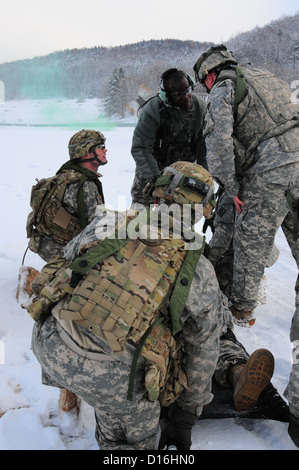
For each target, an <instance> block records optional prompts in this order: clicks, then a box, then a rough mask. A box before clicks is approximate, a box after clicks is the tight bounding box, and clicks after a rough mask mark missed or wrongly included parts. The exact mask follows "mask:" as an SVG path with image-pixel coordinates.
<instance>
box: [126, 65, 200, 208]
mask: <svg viewBox="0 0 299 470" xmlns="http://www.w3.org/2000/svg"><path fill="white" fill-rule="evenodd" d="M193 90H194V79H193V78H192V77H191V76H189V75H187V74H186V73H185V72H183V71H182V70H178V69H176V68H171V69H169V70H166V71H165V72H164V73H163V74H162V77H161V82H160V92H159V94H158V95H157V96H154V97H152V98H150V99H149V100H148V101H147V102H146V103H145V104H144V105H143V106H142V112H141V114H140V117H139V120H138V122H137V125H136V127H135V130H134V134H133V140H132V150H131V152H132V156H133V158H134V160H135V162H136V171H135V178H134V182H133V185H132V189H131V194H132V201H133V203H139V204H143V205H148V204H150V203H152V202H153V199H152V198H149V197H146V196H144V195H143V194H142V191H143V189H144V187H145V186H146V184H147V183H149V182H151V181H152V180H153V179H154V178H155V177H156V176H157V175H158V173H159V172H160V171H161V170H163V168H165V167H166V166H168V165H170V164H171V163H174V162H176V161H178V160H183V161H188V162H193V163H198V164H199V165H201V166H203V167H204V168H206V160H205V156H206V148H205V143H204V138H203V135H202V126H203V118H204V113H205V108H206V104H205V102H204V100H202V99H201V98H198V97H197V96H195V95H193V94H192V91H193Z"/></svg>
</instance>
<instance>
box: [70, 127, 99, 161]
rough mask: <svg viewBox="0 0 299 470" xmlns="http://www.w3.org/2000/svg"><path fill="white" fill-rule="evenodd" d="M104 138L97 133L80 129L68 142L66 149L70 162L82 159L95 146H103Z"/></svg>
mask: <svg viewBox="0 0 299 470" xmlns="http://www.w3.org/2000/svg"><path fill="white" fill-rule="evenodd" d="M105 140H106V138H105V136H104V134H102V133H101V132H99V131H94V130H86V129H82V130H81V131H79V132H77V133H76V134H74V135H73V136H72V137H71V138H70V141H69V145H68V149H69V155H70V159H71V160H77V159H79V158H82V157H84V156H85V155H87V153H88V152H89V151H90V150H91V149H92V148H93V147H95V146H96V145H99V144H104V142H105Z"/></svg>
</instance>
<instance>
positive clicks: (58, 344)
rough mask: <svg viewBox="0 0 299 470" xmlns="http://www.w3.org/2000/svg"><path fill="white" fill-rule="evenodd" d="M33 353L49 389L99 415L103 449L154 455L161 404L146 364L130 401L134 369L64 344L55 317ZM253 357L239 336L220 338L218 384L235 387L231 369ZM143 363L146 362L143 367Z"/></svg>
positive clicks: (38, 331) (36, 331)
mask: <svg viewBox="0 0 299 470" xmlns="http://www.w3.org/2000/svg"><path fill="white" fill-rule="evenodd" d="M32 350H33V353H34V354H35V356H36V358H37V360H38V361H39V363H40V365H41V367H42V370H43V372H44V373H45V375H44V376H47V377H49V382H48V385H54V386H60V387H63V388H66V389H68V390H71V391H72V392H74V393H75V394H76V395H78V396H79V397H81V398H82V399H83V400H84V401H85V402H86V403H88V404H89V405H91V406H92V407H93V408H94V411H95V418H96V431H95V436H96V439H97V442H98V445H99V448H100V449H101V450H119V449H121V450H153V449H155V444H156V439H157V435H158V430H159V421H160V411H161V409H160V403H159V402H158V401H155V402H150V401H149V400H148V399H147V398H146V391H145V387H144V365H142V366H141V367H139V368H138V369H137V370H136V376H135V385H134V397H133V400H132V401H128V400H127V390H128V383H129V374H130V370H131V365H128V364H125V363H122V362H120V361H118V360H116V361H101V360H96V359H91V358H89V357H86V351H84V350H82V354H81V353H80V354H78V351H77V352H75V351H74V350H72V349H70V347H69V346H68V345H67V344H66V343H65V342H64V341H63V340H62V339H61V337H60V335H59V333H58V330H57V327H56V324H55V319H54V317H52V316H50V317H48V318H47V319H46V320H45V321H44V322H42V321H39V322H37V323H35V325H34V328H33V333H32ZM247 359H248V354H247V352H246V351H245V350H244V348H243V346H242V345H241V344H240V343H238V341H237V340H236V338H235V336H234V334H233V332H232V331H231V330H230V329H228V331H227V333H226V334H225V335H223V336H222V337H221V338H220V356H219V360H218V365H217V370H216V372H215V378H216V380H217V381H218V382H219V383H220V384H221V385H223V386H229V382H228V373H229V369H230V367H231V365H234V364H236V363H244V362H246V361H247ZM142 364H143V363H142Z"/></svg>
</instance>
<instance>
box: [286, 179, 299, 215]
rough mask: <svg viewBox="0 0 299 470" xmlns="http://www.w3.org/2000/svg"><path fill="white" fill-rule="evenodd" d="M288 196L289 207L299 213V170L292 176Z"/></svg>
mask: <svg viewBox="0 0 299 470" xmlns="http://www.w3.org/2000/svg"><path fill="white" fill-rule="evenodd" d="M286 198H287V203H288V207H289V209H290V210H291V211H293V212H297V214H298V215H299V171H295V173H293V175H292V176H291V178H290V181H289V185H288V189H287V191H286Z"/></svg>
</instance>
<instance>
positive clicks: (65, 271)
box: [27, 238, 204, 406]
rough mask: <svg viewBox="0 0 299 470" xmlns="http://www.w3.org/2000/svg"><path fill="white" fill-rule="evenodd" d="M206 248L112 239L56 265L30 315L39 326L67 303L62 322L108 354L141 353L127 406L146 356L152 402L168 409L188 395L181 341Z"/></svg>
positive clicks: (175, 241) (171, 242) (178, 242)
mask: <svg viewBox="0 0 299 470" xmlns="http://www.w3.org/2000/svg"><path fill="white" fill-rule="evenodd" d="M203 248H204V243H203V245H202V247H201V249H199V250H190V251H188V252H187V251H186V250H185V249H184V240H181V239H179V240H178V239H158V240H157V241H156V242H155V243H154V241H153V240H150V242H148V241H147V240H143V239H139V238H137V239H134V240H132V239H117V238H115V239H108V238H106V239H105V240H104V241H102V242H101V243H100V244H98V245H96V246H94V247H92V248H90V249H89V250H88V251H87V252H86V253H85V254H84V255H82V256H81V257H79V258H77V259H75V261H73V262H70V263H67V262H65V263H63V262H62V263H61V262H60V261H61V260H60V261H59V260H58V264H57V268H58V269H57V272H56V274H55V276H53V273H52V274H51V278H52V280H51V281H50V282H49V283H48V284H46V285H45V286H44V288H43V289H42V290H41V292H40V295H39V296H37V297H36V299H34V300H33V302H32V303H31V304H30V305H29V306H28V307H27V310H28V312H29V314H30V315H31V316H32V317H33V318H34V319H35V320H37V319H39V318H40V317H41V315H44V314H46V315H47V314H50V313H51V307H52V306H53V305H54V304H55V303H57V301H58V300H60V299H62V298H64V299H65V300H64V302H63V306H62V307H61V310H60V314H59V316H60V318H61V319H68V320H72V321H74V322H76V323H78V324H79V325H80V326H81V327H83V328H85V329H86V330H87V331H89V332H91V333H93V334H94V335H96V336H97V337H98V338H99V339H100V340H101V341H104V343H105V344H106V345H107V346H108V350H109V353H111V352H110V351H112V354H114V355H116V356H117V355H119V354H122V353H123V352H124V349H125V347H126V343H127V342H128V343H130V344H133V345H135V346H136V349H135V354H134V357H133V362H132V367H131V376H130V381H129V390H128V399H129V400H130V399H132V393H133V392H132V390H133V382H134V374H135V367H136V364H137V360H138V356H139V354H141V355H142V356H143V357H144V358H145V386H146V389H147V392H148V398H149V400H152V401H153V400H157V399H159V400H160V402H161V404H163V406H168V405H170V404H171V403H172V402H173V401H174V400H175V399H176V398H177V397H178V396H179V395H180V393H181V392H182V391H183V390H184V388H186V387H187V378H186V374H185V372H184V360H185V358H184V350H183V343H182V342H181V340H180V337H179V335H178V334H177V333H178V332H179V331H180V329H181V328H182V324H181V321H180V314H181V313H182V311H183V308H184V305H185V302H186V299H187V296H188V292H189V289H190V285H191V280H192V277H193V273H194V270H195V268H196V265H197V262H198V259H199V256H200V255H201V253H202V250H203ZM41 274H43V272H42V273H41Z"/></svg>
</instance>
